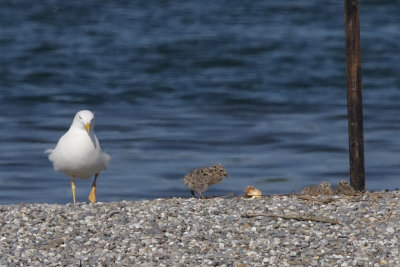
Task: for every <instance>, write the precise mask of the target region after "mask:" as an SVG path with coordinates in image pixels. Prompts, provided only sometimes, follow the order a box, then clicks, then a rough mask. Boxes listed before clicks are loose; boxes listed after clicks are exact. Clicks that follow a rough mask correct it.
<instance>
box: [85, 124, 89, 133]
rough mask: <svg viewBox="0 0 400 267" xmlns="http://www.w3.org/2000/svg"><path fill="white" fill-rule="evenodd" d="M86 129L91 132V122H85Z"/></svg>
mask: <svg viewBox="0 0 400 267" xmlns="http://www.w3.org/2000/svg"><path fill="white" fill-rule="evenodd" d="M85 129H86V131H87V132H88V133H89V132H90V123H86V124H85Z"/></svg>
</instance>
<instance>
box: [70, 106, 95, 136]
mask: <svg viewBox="0 0 400 267" xmlns="http://www.w3.org/2000/svg"><path fill="white" fill-rule="evenodd" d="M72 125H73V126H75V127H78V128H80V129H85V130H86V132H88V133H89V132H90V131H91V130H93V128H94V114H93V112H91V111H90V110H81V111H79V112H78V113H76V115H75V118H74V121H73V122H72Z"/></svg>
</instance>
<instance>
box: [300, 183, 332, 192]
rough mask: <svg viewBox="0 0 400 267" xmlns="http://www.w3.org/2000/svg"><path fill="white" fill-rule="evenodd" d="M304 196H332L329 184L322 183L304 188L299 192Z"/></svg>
mask: <svg viewBox="0 0 400 267" xmlns="http://www.w3.org/2000/svg"><path fill="white" fill-rule="evenodd" d="M301 193H302V194H305V195H332V189H331V184H330V183H328V182H322V183H320V184H319V185H312V186H306V187H304V189H303V190H301Z"/></svg>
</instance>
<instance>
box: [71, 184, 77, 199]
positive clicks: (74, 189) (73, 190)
mask: <svg viewBox="0 0 400 267" xmlns="http://www.w3.org/2000/svg"><path fill="white" fill-rule="evenodd" d="M71 189H72V198H73V199H74V204H75V203H76V187H75V181H74V179H73V178H71Z"/></svg>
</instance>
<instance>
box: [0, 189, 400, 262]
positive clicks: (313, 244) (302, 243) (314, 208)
mask: <svg viewBox="0 0 400 267" xmlns="http://www.w3.org/2000/svg"><path fill="white" fill-rule="evenodd" d="M399 213H400V191H398V190H396V191H391V192H384V191H382V192H374V193H371V192H367V193H365V194H362V195H358V196H352V197H349V196H319V197H311V196H303V195H273V196H265V197H262V198H258V199H245V198H244V197H229V198H228V197H227V198H212V199H205V200H199V199H193V198H190V199H182V198H173V199H155V200H151V201H135V202H127V201H121V202H109V203H102V202H99V203H95V204H87V203H78V204H75V205H73V204H67V205H57V204H18V205H6V206H0V244H1V245H0V266H79V265H80V262H81V264H82V266H400V253H399V246H400V245H399V244H400V243H399V241H400V240H399V239H400V216H399V215H400V214H399Z"/></svg>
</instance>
